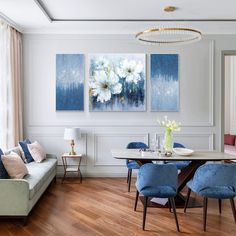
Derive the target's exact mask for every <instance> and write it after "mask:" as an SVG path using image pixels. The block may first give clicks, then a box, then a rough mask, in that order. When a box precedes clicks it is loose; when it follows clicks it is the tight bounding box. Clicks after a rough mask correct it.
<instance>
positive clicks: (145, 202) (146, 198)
mask: <svg viewBox="0 0 236 236" xmlns="http://www.w3.org/2000/svg"><path fill="white" fill-rule="evenodd" d="M147 203H148V197H145V201H144V206H143V230H145V222H146V214H147Z"/></svg>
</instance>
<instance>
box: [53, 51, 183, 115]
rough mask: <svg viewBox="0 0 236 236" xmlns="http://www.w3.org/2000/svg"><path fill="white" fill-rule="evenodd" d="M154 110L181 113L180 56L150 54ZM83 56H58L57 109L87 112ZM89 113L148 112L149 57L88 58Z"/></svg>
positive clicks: (152, 104)
mask: <svg viewBox="0 0 236 236" xmlns="http://www.w3.org/2000/svg"><path fill="white" fill-rule="evenodd" d="M150 64H151V68H150V69H151V76H150V77H151V78H150V81H151V82H150V90H151V91H150V99H151V111H178V109H179V78H178V55H177V54H151V58H150ZM84 80H85V60H84V55H83V54H57V55H56V110H57V111H60V110H79V111H83V110H84ZM88 86H89V110H90V111H99V112H100V111H146V55H145V54H91V55H89V81H88Z"/></svg>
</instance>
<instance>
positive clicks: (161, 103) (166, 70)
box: [151, 54, 179, 111]
mask: <svg viewBox="0 0 236 236" xmlns="http://www.w3.org/2000/svg"><path fill="white" fill-rule="evenodd" d="M151 110H152V111H178V110H179V77H178V54H151Z"/></svg>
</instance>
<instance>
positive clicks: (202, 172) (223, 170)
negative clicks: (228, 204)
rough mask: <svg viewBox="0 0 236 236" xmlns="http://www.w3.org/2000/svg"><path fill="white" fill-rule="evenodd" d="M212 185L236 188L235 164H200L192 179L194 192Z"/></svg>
mask: <svg viewBox="0 0 236 236" xmlns="http://www.w3.org/2000/svg"><path fill="white" fill-rule="evenodd" d="M214 186H218V187H220V186H228V187H233V188H234V189H235V188H236V164H205V165H203V166H200V167H199V168H198V169H197V171H196V172H195V175H194V177H193V180H192V187H193V190H194V191H195V192H199V191H201V190H203V189H205V188H209V187H214Z"/></svg>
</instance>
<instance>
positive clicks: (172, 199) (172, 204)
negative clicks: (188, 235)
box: [170, 197, 180, 232]
mask: <svg viewBox="0 0 236 236" xmlns="http://www.w3.org/2000/svg"><path fill="white" fill-rule="evenodd" d="M170 202H171V206H172V209H173V212H174V216H175V223H176V227H177V230H178V232H180V230H179V222H178V218H177V213H176V207H175V199H174V198H173V197H171V198H170Z"/></svg>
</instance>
